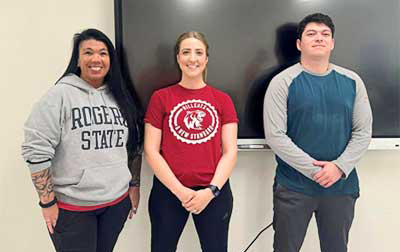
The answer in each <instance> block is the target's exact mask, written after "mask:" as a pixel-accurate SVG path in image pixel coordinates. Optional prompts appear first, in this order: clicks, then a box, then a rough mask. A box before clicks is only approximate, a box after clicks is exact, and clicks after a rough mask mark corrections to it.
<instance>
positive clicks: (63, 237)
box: [50, 197, 131, 252]
mask: <svg viewBox="0 0 400 252" xmlns="http://www.w3.org/2000/svg"><path fill="white" fill-rule="evenodd" d="M130 209H131V202H130V199H129V197H126V198H125V199H124V200H122V201H121V202H119V203H118V204H116V205H113V206H109V207H104V208H101V209H97V210H94V211H88V212H73V211H68V210H64V209H59V210H60V212H59V215H58V220H57V224H56V227H55V230H54V234H52V235H50V237H51V240H52V241H53V244H54V247H55V248H56V251H57V252H111V251H113V248H114V245H115V243H116V242H117V239H118V235H119V233H120V232H121V230H122V228H123V226H124V223H125V221H126V219H127V217H128V214H129V210H130Z"/></svg>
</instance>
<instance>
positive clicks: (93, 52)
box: [78, 39, 110, 88]
mask: <svg viewBox="0 0 400 252" xmlns="http://www.w3.org/2000/svg"><path fill="white" fill-rule="evenodd" d="M78 65H79V67H80V68H81V76H80V77H81V78H82V79H83V80H84V81H86V82H87V83H88V84H90V85H92V86H93V87H95V88H97V87H100V86H101V85H103V83H104V77H105V76H106V75H107V73H108V71H109V70H110V55H109V53H108V50H107V46H106V45H105V44H104V43H103V42H101V41H98V40H95V39H88V40H84V41H82V42H81V44H80V46H79V60H78Z"/></svg>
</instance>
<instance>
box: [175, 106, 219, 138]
mask: <svg viewBox="0 0 400 252" xmlns="http://www.w3.org/2000/svg"><path fill="white" fill-rule="evenodd" d="M168 122H169V128H170V130H171V131H172V133H173V134H174V136H175V137H176V138H177V139H178V140H180V141H182V142H184V143H188V144H200V143H204V142H207V141H208V140H210V139H211V138H213V137H214V136H215V134H216V133H217V130H218V127H219V120H218V114H217V110H216V109H215V108H214V106H212V105H211V104H210V103H208V102H206V101H202V100H188V101H184V102H181V103H179V104H177V105H176V106H175V107H174V108H173V109H172V110H171V114H170V116H169V120H168Z"/></svg>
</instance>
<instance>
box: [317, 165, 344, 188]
mask: <svg viewBox="0 0 400 252" xmlns="http://www.w3.org/2000/svg"><path fill="white" fill-rule="evenodd" d="M313 164H314V165H316V166H320V167H321V168H322V169H321V170H320V171H319V172H317V173H315V174H314V176H313V179H314V181H315V182H317V183H318V184H320V185H321V186H322V187H325V188H328V187H330V186H331V185H333V184H335V183H336V181H338V180H339V179H340V178H341V177H342V175H343V171H342V170H340V169H339V168H338V167H337V166H336V165H335V164H334V163H332V162H328V161H315V162H314V163H313Z"/></svg>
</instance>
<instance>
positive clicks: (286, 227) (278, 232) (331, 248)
mask: <svg viewBox="0 0 400 252" xmlns="http://www.w3.org/2000/svg"><path fill="white" fill-rule="evenodd" d="M357 197H358V196H350V195H348V196H347V195H340V196H326V197H312V196H308V195H305V194H302V193H298V192H294V191H291V190H288V189H286V188H285V187H283V186H281V185H279V184H276V185H275V186H274V224H273V227H274V230H275V235H274V251H275V252H298V251H299V250H300V248H301V245H302V244H303V241H304V237H305V235H306V231H307V227H308V224H309V222H310V220H311V217H312V215H313V214H315V219H316V221H317V227H318V235H319V240H320V247H321V251H323V252H346V251H347V242H348V238H349V231H350V227H351V224H352V222H353V217H354V206H355V202H356V199H357Z"/></svg>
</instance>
